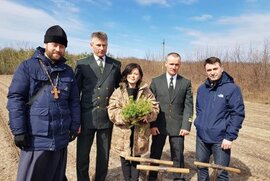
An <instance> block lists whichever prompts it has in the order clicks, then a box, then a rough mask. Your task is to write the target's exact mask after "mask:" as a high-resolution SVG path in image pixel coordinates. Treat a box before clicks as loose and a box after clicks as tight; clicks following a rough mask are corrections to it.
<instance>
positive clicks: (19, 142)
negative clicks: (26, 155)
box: [14, 133, 29, 149]
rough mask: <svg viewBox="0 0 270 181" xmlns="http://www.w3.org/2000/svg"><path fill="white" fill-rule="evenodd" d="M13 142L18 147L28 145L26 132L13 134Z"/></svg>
mask: <svg viewBox="0 0 270 181" xmlns="http://www.w3.org/2000/svg"><path fill="white" fill-rule="evenodd" d="M14 143H15V145H16V146H17V147H18V148H20V149H23V148H26V147H29V139H28V135H27V134H24V133H23V134H18V135H15V136H14Z"/></svg>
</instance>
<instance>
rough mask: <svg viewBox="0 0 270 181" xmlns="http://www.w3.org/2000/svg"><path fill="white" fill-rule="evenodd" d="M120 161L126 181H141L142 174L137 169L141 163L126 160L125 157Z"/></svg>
mask: <svg viewBox="0 0 270 181" xmlns="http://www.w3.org/2000/svg"><path fill="white" fill-rule="evenodd" d="M120 161H121V167H122V171H123V176H124V178H125V181H137V180H139V175H140V172H139V170H137V169H136V166H137V165H138V164H139V162H134V161H129V160H126V159H125V158H124V157H120Z"/></svg>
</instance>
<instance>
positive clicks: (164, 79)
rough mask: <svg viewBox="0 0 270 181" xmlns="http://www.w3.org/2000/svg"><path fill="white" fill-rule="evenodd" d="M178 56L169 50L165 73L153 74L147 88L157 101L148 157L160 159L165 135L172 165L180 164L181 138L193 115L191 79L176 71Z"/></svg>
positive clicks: (153, 174)
mask: <svg viewBox="0 0 270 181" xmlns="http://www.w3.org/2000/svg"><path fill="white" fill-rule="evenodd" d="M180 61H181V57H180V55H179V54H178V53H175V52H172V53H169V54H168V55H167V57H166V62H165V66H166V69H167V71H166V73H164V74H162V75H160V76H158V77H156V78H154V79H153V80H152V83H151V85H150V88H151V90H152V92H153V93H154V95H155V96H156V99H157V101H158V102H159V103H160V113H159V115H158V118H157V120H156V121H155V122H152V123H151V133H152V145H151V153H150V158H154V159H160V158H161V155H162V150H163V147H164V145H165V142H166V137H167V135H168V136H169V142H170V149H171V160H172V161H173V162H174V166H175V167H181V168H183V167H184V154H183V152H184V138H185V136H186V135H188V134H189V131H190V128H191V123H192V115H193V96H192V90H191V81H190V80H187V79H185V78H184V77H182V76H181V75H179V74H177V72H178V70H179V68H180ZM149 180H150V181H152V180H157V172H150V173H149ZM174 180H185V179H184V177H183V175H182V174H174Z"/></svg>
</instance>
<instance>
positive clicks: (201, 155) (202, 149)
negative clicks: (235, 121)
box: [196, 137, 231, 181]
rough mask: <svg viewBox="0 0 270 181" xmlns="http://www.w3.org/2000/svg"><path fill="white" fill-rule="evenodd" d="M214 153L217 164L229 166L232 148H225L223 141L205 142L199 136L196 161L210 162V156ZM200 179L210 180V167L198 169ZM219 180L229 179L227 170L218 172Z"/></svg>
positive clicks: (202, 180) (203, 180)
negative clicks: (222, 144)
mask: <svg viewBox="0 0 270 181" xmlns="http://www.w3.org/2000/svg"><path fill="white" fill-rule="evenodd" d="M212 154H213V157H214V162H215V164H218V165H222V166H226V167H227V166H229V163H230V155H231V150H230V149H229V150H223V149H222V148H221V143H217V144H209V143H204V142H203V141H202V140H201V139H200V138H199V137H197V138H196V161H199V162H204V163H209V161H210V156H211V155H212ZM197 171H198V172H197V176H198V180H200V181H208V180H209V173H208V168H205V167H198V170H197ZM217 177H218V180H220V181H221V180H222V181H227V180H229V177H228V172H227V171H224V170H223V171H219V172H218V176H217Z"/></svg>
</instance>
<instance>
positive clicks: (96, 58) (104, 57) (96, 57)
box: [94, 54, 106, 61]
mask: <svg viewBox="0 0 270 181" xmlns="http://www.w3.org/2000/svg"><path fill="white" fill-rule="evenodd" d="M94 58H95V60H96V61H99V60H98V59H99V57H98V56H96V55H95V54H94ZM102 59H103V60H104V61H105V60H106V56H103V57H102Z"/></svg>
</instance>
